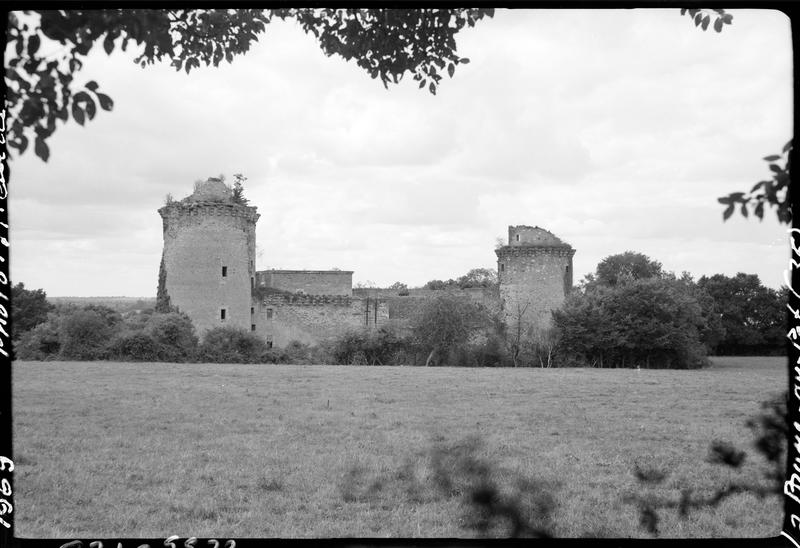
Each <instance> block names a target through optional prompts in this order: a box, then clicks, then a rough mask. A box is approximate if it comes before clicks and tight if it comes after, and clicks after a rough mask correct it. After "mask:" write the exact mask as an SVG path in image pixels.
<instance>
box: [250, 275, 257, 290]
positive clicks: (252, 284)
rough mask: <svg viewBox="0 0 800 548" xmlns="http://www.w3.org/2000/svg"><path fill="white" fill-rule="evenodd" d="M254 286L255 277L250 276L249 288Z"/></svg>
mask: <svg viewBox="0 0 800 548" xmlns="http://www.w3.org/2000/svg"><path fill="white" fill-rule="evenodd" d="M255 286H256V279H255V278H253V277H252V276H250V289H253V288H254V287H255Z"/></svg>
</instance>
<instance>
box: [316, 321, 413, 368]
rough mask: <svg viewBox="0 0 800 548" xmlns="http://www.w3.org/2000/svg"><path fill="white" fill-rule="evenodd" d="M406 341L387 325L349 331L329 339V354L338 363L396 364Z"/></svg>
mask: <svg viewBox="0 0 800 548" xmlns="http://www.w3.org/2000/svg"><path fill="white" fill-rule="evenodd" d="M406 346H407V342H406V341H405V340H404V339H402V338H401V337H399V336H398V335H397V333H396V332H395V331H394V330H392V329H390V328H387V327H382V328H380V329H378V330H376V331H367V330H360V331H349V332H347V333H344V334H342V335H340V336H339V337H337V338H336V339H334V340H333V341H331V344H330V354H331V358H332V359H333V362H334V363H335V364H339V365H397V357H398V355H400V353H401V352H402V351H403V350H404V349H405V347H406Z"/></svg>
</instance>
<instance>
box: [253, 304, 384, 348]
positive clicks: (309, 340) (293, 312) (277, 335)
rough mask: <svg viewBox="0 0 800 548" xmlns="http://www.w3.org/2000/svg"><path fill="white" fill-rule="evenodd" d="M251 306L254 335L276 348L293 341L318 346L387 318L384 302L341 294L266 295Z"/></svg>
mask: <svg viewBox="0 0 800 548" xmlns="http://www.w3.org/2000/svg"><path fill="white" fill-rule="evenodd" d="M253 307H254V309H255V312H254V325H255V332H256V335H258V336H259V337H261V338H263V339H264V340H266V341H271V342H272V344H273V346H275V347H278V348H282V347H285V346H286V345H287V344H289V343H290V342H291V341H295V340H296V341H300V342H302V343H305V344H318V343H320V342H323V341H325V340H327V339H331V338H334V337H337V336H339V335H342V334H344V333H346V332H348V331H352V330H358V329H374V328H376V327H381V326H383V325H386V324H387V321H388V319H389V312H388V309H387V307H386V303H385V302H382V301H380V300H377V299H373V298H353V297H348V296H341V295H338V296H335V295H326V296H321V295H317V296H314V295H268V296H266V297H265V298H264V299H263V300H261V301H260V302H256V303H254V304H253Z"/></svg>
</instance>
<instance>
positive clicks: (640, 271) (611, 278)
mask: <svg viewBox="0 0 800 548" xmlns="http://www.w3.org/2000/svg"><path fill="white" fill-rule="evenodd" d="M664 275H665V273H664V271H663V270H662V267H661V263H660V262H658V261H654V260H652V259H650V257H648V256H647V255H644V254H642V253H636V252H634V251H626V252H625V253H618V254H616V255H609V256H608V257H606V258H605V259H603V260H602V261H600V264H598V265H597V273H596V275H595V277H594V281H595V282H596V283H598V284H601V285H605V286H609V287H613V286H615V285H619V284H623V283H627V282H631V281H634V280H643V279H646V278H661V277H663V276H664Z"/></svg>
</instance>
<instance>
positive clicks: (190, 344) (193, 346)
mask: <svg viewBox="0 0 800 548" xmlns="http://www.w3.org/2000/svg"><path fill="white" fill-rule="evenodd" d="M143 332H144V333H145V334H147V335H148V336H149V337H150V338H152V339H153V340H154V341H155V342H156V344H157V345H158V359H160V360H161V361H168V362H185V361H190V360H192V359H193V358H194V356H195V355H196V353H197V344H198V339H197V335H196V334H195V330H194V325H193V324H192V320H190V319H189V316H187V315H186V314H183V313H181V312H167V313H165V314H161V313H156V314H153V315H151V316H150V317H149V319H148V320H147V323H146V324H145V325H144V329H143Z"/></svg>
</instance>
